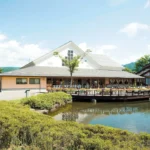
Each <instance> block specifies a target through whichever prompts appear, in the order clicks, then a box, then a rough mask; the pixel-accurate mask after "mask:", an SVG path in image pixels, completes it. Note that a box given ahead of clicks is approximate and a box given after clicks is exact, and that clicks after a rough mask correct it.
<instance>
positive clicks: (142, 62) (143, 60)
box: [135, 55, 150, 72]
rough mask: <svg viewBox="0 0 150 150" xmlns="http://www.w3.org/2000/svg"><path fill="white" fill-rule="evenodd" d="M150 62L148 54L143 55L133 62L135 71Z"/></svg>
mask: <svg viewBox="0 0 150 150" xmlns="http://www.w3.org/2000/svg"><path fill="white" fill-rule="evenodd" d="M149 63H150V55H144V56H143V57H141V58H140V59H138V60H137V61H136V63H135V71H136V72H138V71H140V70H141V69H142V68H143V67H144V66H145V65H147V64H149Z"/></svg>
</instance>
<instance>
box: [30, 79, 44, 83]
mask: <svg viewBox="0 0 150 150" xmlns="http://www.w3.org/2000/svg"><path fill="white" fill-rule="evenodd" d="M33 79H34V83H31V80H33ZM35 79H39V83H35ZM40 83H41V80H40V78H29V84H40Z"/></svg>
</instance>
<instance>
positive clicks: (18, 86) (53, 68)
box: [0, 42, 142, 92]
mask: <svg viewBox="0 0 150 150" xmlns="http://www.w3.org/2000/svg"><path fill="white" fill-rule="evenodd" d="M54 52H59V54H60V55H61V56H63V57H65V58H66V59H69V60H70V59H72V58H73V57H74V56H77V55H82V56H83V57H82V60H81V61H80V64H79V67H78V70H77V71H75V72H74V74H73V77H74V78H73V87H75V88H77V87H84V88H89V87H91V88H97V87H104V86H107V85H110V86H111V85H113V86H114V85H116V84H117V85H133V84H135V82H137V80H138V82H142V77H141V76H138V75H135V74H132V73H128V72H125V71H122V70H123V67H122V66H121V65H120V64H118V63H117V62H115V61H114V60H112V59H110V58H109V57H107V56H105V55H100V54H92V53H86V54H85V52H84V51H83V50H82V49H81V48H79V47H78V46H77V45H76V44H74V43H73V42H68V43H66V44H64V45H62V46H60V47H58V48H56V49H55V50H53V51H50V52H49V53H48V54H46V55H44V56H42V57H40V58H38V59H36V60H34V61H31V62H30V63H28V64H26V65H25V66H23V67H22V68H21V69H19V70H15V71H11V72H6V73H2V74H0V76H1V79H0V90H2V91H9V90H11V91H12V90H15V91H16V90H23V92H24V90H25V89H30V90H37V91H46V89H47V88H48V89H50V88H51V87H55V88H59V87H69V85H70V73H69V71H68V68H67V67H66V66H64V64H63V63H62V61H61V59H60V58H59V57H57V56H54V55H53V53H54Z"/></svg>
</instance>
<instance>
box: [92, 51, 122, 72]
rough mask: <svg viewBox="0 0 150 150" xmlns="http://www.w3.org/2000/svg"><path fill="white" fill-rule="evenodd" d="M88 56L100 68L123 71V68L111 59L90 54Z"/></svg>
mask: <svg viewBox="0 0 150 150" xmlns="http://www.w3.org/2000/svg"><path fill="white" fill-rule="evenodd" d="M89 56H90V57H91V58H92V59H93V60H94V61H96V62H97V63H98V64H99V65H100V66H101V67H105V68H107V69H108V68H109V67H113V68H121V69H123V66H121V65H120V64H119V63H117V62H116V61H114V60H112V59H111V58H109V57H108V56H106V55H102V54H92V53H90V54H89Z"/></svg>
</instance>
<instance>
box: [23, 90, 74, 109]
mask: <svg viewBox="0 0 150 150" xmlns="http://www.w3.org/2000/svg"><path fill="white" fill-rule="evenodd" d="M71 100H72V97H71V95H69V94H66V93H64V92H54V93H45V94H39V95H36V96H31V97H28V98H23V99H22V100H21V103H22V104H24V105H29V106H30V107H31V108H35V109H48V110H50V109H51V108H52V107H53V105H55V104H56V103H59V104H60V105H63V104H65V103H66V102H67V101H71Z"/></svg>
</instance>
